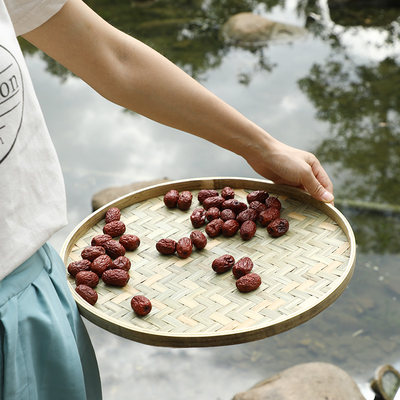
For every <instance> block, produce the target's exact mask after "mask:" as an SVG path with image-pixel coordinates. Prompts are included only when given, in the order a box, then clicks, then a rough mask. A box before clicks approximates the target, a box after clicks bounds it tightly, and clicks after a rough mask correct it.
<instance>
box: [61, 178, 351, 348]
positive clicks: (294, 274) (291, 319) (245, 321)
mask: <svg viewBox="0 0 400 400" xmlns="http://www.w3.org/2000/svg"><path fill="white" fill-rule="evenodd" d="M225 186H231V187H233V188H234V189H235V193H236V198H238V199H240V200H242V201H245V199H246V195H247V193H248V192H251V191H253V190H266V191H268V192H269V193H270V195H275V196H277V197H278V198H279V199H280V200H281V202H282V206H283V208H282V214H281V215H282V217H283V218H286V219H287V220H288V221H289V224H290V228H289V231H288V232H287V233H286V235H284V236H281V237H280V238H275V239H274V238H272V237H270V236H269V235H268V233H267V231H266V229H265V228H261V227H258V229H257V232H256V235H255V236H254V237H253V238H252V239H251V240H249V241H243V240H242V239H241V238H240V236H239V234H236V236H234V237H233V238H225V237H223V236H220V237H217V238H215V239H210V238H208V244H207V247H206V248H205V249H204V250H202V251H198V250H194V251H193V253H192V255H191V256H190V257H189V258H187V259H180V258H179V257H178V256H175V255H174V256H162V255H160V254H159V253H158V252H157V250H156V249H155V243H156V242H157V241H158V240H159V239H161V238H167V237H169V238H173V239H175V240H178V239H179V238H181V237H184V236H189V234H190V232H191V231H192V230H193V227H192V225H191V222H190V214H191V212H192V210H193V209H194V208H195V207H198V206H199V203H198V201H197V193H198V191H199V190H200V189H212V188H215V189H217V190H218V189H222V188H223V187H225ZM170 189H177V190H178V191H182V190H190V191H192V193H193V203H192V207H191V209H190V210H189V211H181V210H179V209H173V210H171V209H168V208H167V207H165V206H164V203H163V196H164V194H165V193H166V192H167V191H168V190H170ZM111 206H115V207H119V208H120V209H121V220H122V221H123V222H125V224H126V226H127V231H126V233H133V234H136V235H137V236H139V238H140V239H141V244H140V246H139V248H138V249H137V250H135V251H133V252H127V253H126V255H127V256H128V257H129V258H130V260H131V262H132V268H131V270H130V276H131V278H130V281H129V283H128V285H127V286H126V287H124V288H115V287H111V286H107V285H105V284H104V283H102V282H100V283H99V285H98V287H97V288H96V290H97V292H98V295H99V299H98V301H97V303H96V304H95V306H91V305H89V304H88V303H87V302H86V301H84V300H83V299H82V298H81V297H80V296H79V295H78V294H77V293H76V292H75V290H74V289H75V282H74V280H73V279H71V277H70V276H68V274H67V279H68V283H69V285H70V288H71V291H72V293H73V296H74V298H75V300H76V302H77V304H78V307H79V309H80V312H81V314H82V315H83V316H84V317H86V318H87V319H88V320H90V321H92V322H93V323H95V324H97V325H98V326H100V327H102V328H104V329H106V330H108V331H110V332H113V333H115V334H117V335H120V336H122V337H125V338H128V339H132V340H135V341H138V342H141V343H146V344H150V345H157V346H170V347H200V346H221V345H231V344H236V343H243V342H248V341H253V340H258V339H262V338H265V337H268V336H272V335H275V334H277V333H280V332H283V331H286V330H288V329H291V328H293V327H295V326H297V325H299V324H301V323H303V322H305V321H307V320H309V319H310V318H312V317H314V316H315V315H316V314H318V313H319V312H321V311H322V310H324V309H325V308H326V307H328V306H329V305H330V304H332V303H333V302H334V301H335V300H336V299H337V298H338V297H339V295H340V294H341V293H342V292H343V290H344V289H345V288H346V286H347V284H348V282H349V280H350V278H351V276H352V273H353V269H354V264H355V239H354V234H353V232H352V229H351V227H350V225H349V223H348V222H347V221H346V219H345V217H344V216H343V215H342V214H341V213H340V212H339V211H338V210H337V209H335V208H334V207H332V206H331V205H328V204H324V203H320V202H318V201H316V200H314V199H313V198H312V197H311V196H309V195H308V194H306V193H304V192H303V191H300V190H298V189H295V188H291V187H288V186H280V185H275V184H273V183H270V182H268V181H265V180H258V179H243V178H198V179H190V180H180V181H175V182H168V183H163V184H159V185H155V186H151V187H148V188H146V189H142V190H138V191H135V192H133V193H131V194H128V195H126V196H123V197H121V198H119V199H117V200H115V201H113V202H111V203H109V204H107V205H106V206H104V207H102V208H101V209H99V210H97V211H96V212H94V213H93V214H91V215H90V216H89V217H87V218H86V219H85V220H83V221H82V222H81V223H80V224H79V225H78V226H77V227H76V228H75V229H74V231H73V232H72V233H71V234H70V235H69V237H68V238H67V240H66V242H65V244H64V246H63V248H62V254H61V256H62V258H63V260H64V263H65V265H66V266H67V265H68V264H69V263H70V262H71V261H75V260H78V259H80V258H81V257H80V253H81V251H82V249H83V248H85V247H86V246H88V245H90V241H91V238H92V237H93V236H95V235H97V234H101V233H102V229H103V226H104V224H105V222H104V216H105V212H106V211H107V209H108V208H110V207H111ZM202 230H203V231H204V229H202ZM223 254H231V255H233V256H234V257H235V259H236V260H238V259H239V258H241V257H243V256H249V257H250V258H251V259H252V260H253V262H254V268H253V272H257V273H258V274H259V275H260V276H261V278H262V284H261V286H260V287H259V288H258V289H257V290H256V291H253V292H250V293H240V292H239V291H238V290H237V289H236V286H235V279H234V277H233V275H232V273H230V272H227V273H225V274H222V275H217V274H215V272H214V271H213V270H212V268H211V263H212V261H213V260H214V259H215V258H217V257H219V256H220V255H223ZM136 294H143V295H144V296H146V297H148V298H149V299H150V300H151V302H152V305H153V309H152V311H151V313H150V314H148V315H147V316H146V317H138V316H136V315H135V313H134V312H133V311H132V309H131V307H130V300H131V298H132V296H134V295H136Z"/></svg>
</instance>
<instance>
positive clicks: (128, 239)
mask: <svg viewBox="0 0 400 400" xmlns="http://www.w3.org/2000/svg"><path fill="white" fill-rule="evenodd" d="M119 243H120V244H122V246H124V247H125V250H127V251H134V250H136V249H137V248H138V247H139V246H140V239H139V238H138V237H137V236H136V235H132V234H130V233H126V234H124V235H122V236H121V237H120V238H119Z"/></svg>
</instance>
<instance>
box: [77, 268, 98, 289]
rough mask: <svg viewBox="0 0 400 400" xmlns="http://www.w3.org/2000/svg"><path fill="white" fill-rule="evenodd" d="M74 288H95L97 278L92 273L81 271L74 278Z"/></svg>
mask: <svg viewBox="0 0 400 400" xmlns="http://www.w3.org/2000/svg"><path fill="white" fill-rule="evenodd" d="M75 283H76V286H79V285H86V286H89V287H91V288H95V287H96V286H97V284H98V283H99V277H98V276H97V274H96V273H94V272H93V271H81V272H78V273H77V274H76V277H75Z"/></svg>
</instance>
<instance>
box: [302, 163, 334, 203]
mask: <svg viewBox="0 0 400 400" xmlns="http://www.w3.org/2000/svg"><path fill="white" fill-rule="evenodd" d="M303 186H304V189H306V190H307V192H308V193H310V194H311V196H312V197H314V198H315V199H317V200H320V201H323V202H324V203H331V202H333V199H334V196H333V194H332V193H331V192H329V191H328V190H326V189H325V188H324V186H322V185H321V183H320V182H319V181H318V179H317V178H316V177H315V175H314V173H313V170H312V168H309V169H308V170H307V172H306V173H305V174H304V176H303Z"/></svg>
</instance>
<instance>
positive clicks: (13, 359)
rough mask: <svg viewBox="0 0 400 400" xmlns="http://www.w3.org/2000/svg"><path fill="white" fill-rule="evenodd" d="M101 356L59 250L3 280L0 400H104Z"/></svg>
mask: <svg viewBox="0 0 400 400" xmlns="http://www.w3.org/2000/svg"><path fill="white" fill-rule="evenodd" d="M101 398H102V395H101V384H100V377H99V371H98V366H97V362H96V357H95V354H94V351H93V347H92V344H91V342H90V339H89V337H88V334H87V331H86V328H85V326H84V324H83V322H82V320H81V317H80V315H79V313H78V309H77V307H76V304H75V302H74V300H73V298H72V296H71V294H70V292H69V289H68V286H67V283H66V277H65V268H64V265H63V262H62V260H61V258H60V257H59V255H58V254H57V252H56V251H55V250H54V249H53V248H51V247H50V246H49V245H47V244H45V245H44V246H43V247H42V248H40V249H39V250H38V251H37V252H36V253H35V254H34V255H33V256H32V257H30V258H29V259H28V260H27V261H25V262H24V263H23V264H22V265H21V266H19V267H18V268H17V269H16V270H15V271H13V272H12V273H11V274H10V275H8V276H7V277H6V278H4V279H3V280H2V281H0V399H2V400H50V399H51V400H55V399H57V400H100V399H101Z"/></svg>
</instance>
